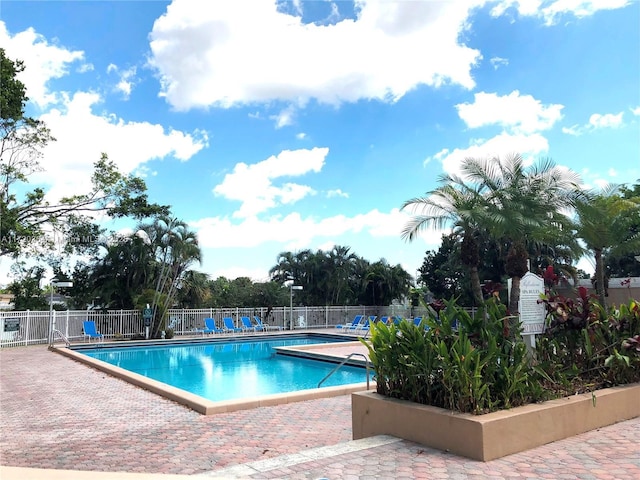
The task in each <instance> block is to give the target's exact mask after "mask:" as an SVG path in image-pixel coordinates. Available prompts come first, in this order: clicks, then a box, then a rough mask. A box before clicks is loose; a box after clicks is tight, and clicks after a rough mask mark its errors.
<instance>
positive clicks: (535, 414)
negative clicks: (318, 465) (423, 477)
mask: <svg viewBox="0 0 640 480" xmlns="http://www.w3.org/2000/svg"><path fill="white" fill-rule="evenodd" d="M351 406H352V424H353V439H354V440H357V439H360V438H365V437H371V436H374V435H380V434H387V435H394V436H396V437H399V438H403V439H406V440H411V441H413V442H417V443H420V444H422V445H426V446H428V447H433V448H437V449H440V450H446V451H450V452H452V453H455V454H458V455H462V456H465V457H469V458H473V459H476V460H482V461H489V460H493V459H495V458H500V457H503V456H505V455H510V454H512V453H517V452H521V451H523V450H528V449H530V448H534V447H537V446H540V445H544V444H546V443H549V442H553V441H556V440H561V439H563V438H567V437H571V436H573V435H577V434H580V433H584V432H587V431H589V430H593V429H595V428H600V427H604V426H606V425H612V424H614V423H617V422H621V421H623V420H628V419H630V418H634V417H638V416H640V384H639V383H635V384H632V385H625V386H620V387H614V388H608V389H604V390H598V391H596V392H594V394H593V395H592V394H591V393H587V394H582V395H575V396H572V397H568V398H561V399H556V400H550V401H548V402H544V403H539V404H531V405H525V406H522V407H518V408H513V409H511V410H502V411H498V412H493V413H488V414H486V415H471V414H466V413H457V412H452V411H450V410H445V409H442V408H437V407H430V406H427V405H420V404H417V403H413V402H407V401H404V400H398V399H393V398H388V397H384V396H382V395H379V394H377V393H375V392H357V393H353V394H351Z"/></svg>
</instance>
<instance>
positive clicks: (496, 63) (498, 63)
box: [489, 57, 509, 70]
mask: <svg viewBox="0 0 640 480" xmlns="http://www.w3.org/2000/svg"><path fill="white" fill-rule="evenodd" d="M489 62H490V63H491V65H492V66H493V69H494V70H497V69H498V68H500V67H506V66H507V65H509V60H508V59H506V58H501V57H493V58H491V59H490V60H489Z"/></svg>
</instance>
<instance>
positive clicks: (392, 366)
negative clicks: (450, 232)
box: [361, 289, 640, 414]
mask: <svg viewBox="0 0 640 480" xmlns="http://www.w3.org/2000/svg"><path fill="white" fill-rule="evenodd" d="M542 301H543V302H544V303H545V306H546V308H547V323H548V328H547V329H546V331H545V333H544V334H543V335H541V336H539V338H538V341H537V344H536V348H535V350H534V351H530V350H529V349H527V347H526V345H525V344H524V342H523V341H522V337H521V332H520V331H516V332H513V331H510V329H512V328H513V327H512V322H511V321H510V320H511V317H509V316H507V315H506V307H505V306H504V305H502V304H500V303H498V302H497V300H495V299H491V300H489V301H487V302H486V303H485V305H484V306H483V308H482V309H481V311H480V312H479V313H478V314H476V315H475V316H474V317H472V316H471V315H469V314H468V313H467V312H466V311H464V310H463V309H462V308H460V307H458V306H457V305H456V302H455V301H453V300H451V301H449V302H446V301H445V302H441V303H439V304H438V308H437V309H434V310H432V311H431V313H430V314H429V316H428V317H425V318H424V320H423V321H422V324H421V325H420V326H416V325H414V324H413V323H411V322H407V321H402V322H400V323H399V324H398V325H395V324H390V325H387V324H384V323H381V322H378V323H375V324H374V325H372V327H371V338H370V341H369V340H366V339H361V341H362V342H363V343H364V344H365V345H366V346H367V348H368V350H369V358H370V359H371V364H372V366H373V369H374V372H375V373H374V378H375V380H376V382H377V392H378V393H380V394H382V395H385V396H389V397H393V398H400V399H403V400H409V401H412V402H417V403H422V404H426V405H433V406H437V407H442V408H447V409H450V410H456V411H460V412H471V413H475V414H481V413H485V412H491V411H495V410H499V409H503V408H512V407H516V406H519V405H523V404H526V403H531V402H537V401H541V400H546V399H549V398H556V397H560V396H566V395H571V394H575V393H584V392H589V391H593V390H597V389H599V388H605V387H610V386H614V385H621V384H628V383H633V382H640V304H638V303H637V302H636V301H631V302H629V304H628V305H621V306H620V307H619V309H613V308H611V309H609V310H608V311H605V309H603V308H602V306H601V305H600V304H599V303H598V302H597V301H596V300H595V298H593V297H590V296H588V295H587V294H586V290H580V289H579V290H578V297H577V298H576V299H575V300H573V299H567V298H565V297H559V296H555V295H553V294H551V293H550V294H547V296H544V297H543V299H542Z"/></svg>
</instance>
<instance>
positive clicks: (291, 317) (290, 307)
mask: <svg viewBox="0 0 640 480" xmlns="http://www.w3.org/2000/svg"><path fill="white" fill-rule="evenodd" d="M294 290H302V285H294V284H293V282H291V285H289V330H293V291H294Z"/></svg>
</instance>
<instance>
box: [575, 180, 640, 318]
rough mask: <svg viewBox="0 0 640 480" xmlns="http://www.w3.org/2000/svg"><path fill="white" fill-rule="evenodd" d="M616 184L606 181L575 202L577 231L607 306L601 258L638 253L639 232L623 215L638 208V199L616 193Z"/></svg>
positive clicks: (602, 259) (598, 292) (599, 293)
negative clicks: (590, 254)
mask: <svg viewBox="0 0 640 480" xmlns="http://www.w3.org/2000/svg"><path fill="white" fill-rule="evenodd" d="M618 191H619V186H618V185H608V186H606V187H605V188H603V189H602V191H600V192H598V193H594V192H588V194H587V195H586V196H585V197H583V198H581V199H579V200H578V201H577V202H576V205H575V210H576V217H577V219H576V220H577V221H576V231H577V234H578V236H579V237H580V238H581V239H582V240H584V242H585V244H586V245H587V248H588V249H589V250H591V251H592V252H593V255H594V259H595V264H596V265H595V278H596V284H595V287H596V292H597V294H598V297H599V299H600V303H601V304H602V305H603V306H605V307H606V295H605V272H604V258H603V256H605V255H608V254H617V255H619V254H624V253H627V252H639V253H640V233H635V234H633V233H632V232H629V230H628V228H625V226H624V225H625V220H626V218H627V217H628V216H629V215H631V214H632V213H634V214H635V215H637V214H638V211H640V203H639V202H638V201H637V199H633V198H632V199H626V198H623V197H621V196H620V195H618Z"/></svg>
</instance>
